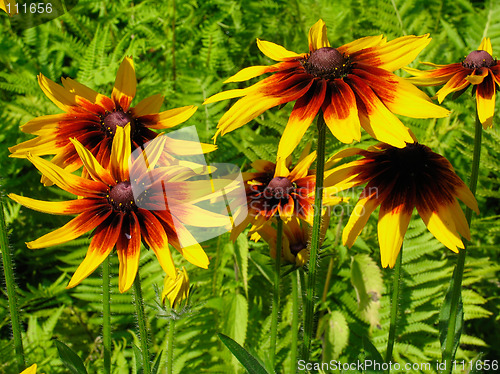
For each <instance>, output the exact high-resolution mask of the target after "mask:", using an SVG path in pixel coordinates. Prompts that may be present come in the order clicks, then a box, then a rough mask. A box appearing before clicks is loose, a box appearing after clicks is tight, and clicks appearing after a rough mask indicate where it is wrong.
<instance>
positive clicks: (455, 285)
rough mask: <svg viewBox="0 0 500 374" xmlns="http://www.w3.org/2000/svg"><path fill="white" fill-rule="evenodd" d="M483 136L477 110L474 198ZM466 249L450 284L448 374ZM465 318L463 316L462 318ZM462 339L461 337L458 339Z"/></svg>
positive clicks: (471, 183)
mask: <svg viewBox="0 0 500 374" xmlns="http://www.w3.org/2000/svg"><path fill="white" fill-rule="evenodd" d="M482 135H483V129H482V125H481V122H480V121H479V117H478V115H477V110H476V125H475V133H474V151H473V152H474V153H473V155H472V171H471V173H470V181H469V189H470V190H471V192H472V194H473V195H474V197H475V196H476V188H477V179H478V176H479V160H480V158H481V137H482ZM465 218H466V219H467V224H468V225H469V227H470V223H471V220H472V209H471V208H469V207H467V208H466V210H465ZM464 244H465V245H464V246H465V248H464V249H461V250H460V251H459V252H458V259H457V265H456V266H455V270H454V271H453V277H452V279H451V283H450V292H451V310H450V318H449V320H448V330H447V332H446V346H445V347H444V350H443V361H445V362H446V366H445V367H446V373H451V371H452V361H453V360H454V358H455V353H456V349H454V347H455V344H454V343H455V330H456V326H457V318H458V308H457V306H458V303H459V302H460V298H461V295H462V278H463V275H464V267H465V256H466V254H467V244H468V243H467V241H465V240H464ZM461 318H463V315H462V317H461ZM458 339H460V337H458Z"/></svg>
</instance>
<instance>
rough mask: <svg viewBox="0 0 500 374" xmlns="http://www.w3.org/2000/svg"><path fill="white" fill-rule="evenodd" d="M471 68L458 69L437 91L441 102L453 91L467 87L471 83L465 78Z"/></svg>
mask: <svg viewBox="0 0 500 374" xmlns="http://www.w3.org/2000/svg"><path fill="white" fill-rule="evenodd" d="M469 71H470V70H469V69H464V70H460V71H458V72H457V73H456V74H455V75H454V76H453V77H451V79H450V80H448V82H446V84H445V85H444V86H443V87H442V88H441V89H440V90H439V91H438V92H437V93H436V97H437V99H438V101H439V103H442V102H443V100H444V98H445V97H446V96H448V94H450V93H452V92H457V91H460V90H463V89H464V88H466V87H467V86H468V85H469V84H470V83H469V82H468V81H467V79H465V77H466V76H467V75H469Z"/></svg>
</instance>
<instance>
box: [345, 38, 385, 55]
mask: <svg viewBox="0 0 500 374" xmlns="http://www.w3.org/2000/svg"><path fill="white" fill-rule="evenodd" d="M386 43H387V41H386V39H385V38H384V36H383V35H376V36H365V37H363V38H360V39H357V40H354V41H352V42H350V43H347V44H344V45H343V46H342V47H338V48H337V50H338V51H339V52H340V53H343V54H347V55H350V54H352V53H354V52H358V51H361V50H362V49H365V48H370V47H376V46H379V45H384V44H386Z"/></svg>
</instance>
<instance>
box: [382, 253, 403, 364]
mask: <svg viewBox="0 0 500 374" xmlns="http://www.w3.org/2000/svg"><path fill="white" fill-rule="evenodd" d="M402 262H403V246H401V250H400V251H399V255H398V258H397V259H396V267H395V268H394V274H393V275H392V298H391V323H390V325H389V340H388V342H387V351H386V353H385V362H387V363H389V362H390V361H391V359H392V351H393V348H394V339H395V338H396V321H397V319H398V306H399V293H400V286H401V283H400V280H401V263H402Z"/></svg>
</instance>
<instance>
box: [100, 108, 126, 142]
mask: <svg viewBox="0 0 500 374" xmlns="http://www.w3.org/2000/svg"><path fill="white" fill-rule="evenodd" d="M127 123H130V126H131V127H132V130H133V129H134V117H132V115H131V114H130V112H127V113H125V112H124V111H123V110H121V109H119V110H116V111H114V112H108V113H106V114H105V115H103V116H101V126H102V129H103V131H104V132H106V134H108V135H109V136H111V137H112V136H114V135H115V132H116V128H117V127H118V126H120V127H125V125H126V124H127Z"/></svg>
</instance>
